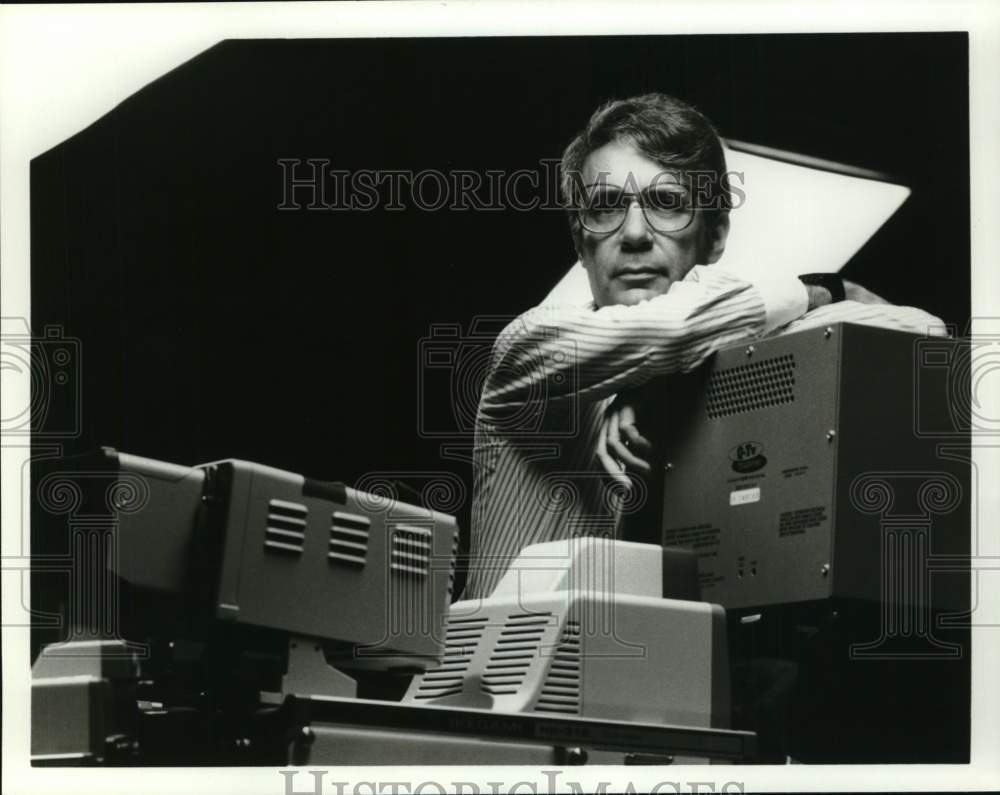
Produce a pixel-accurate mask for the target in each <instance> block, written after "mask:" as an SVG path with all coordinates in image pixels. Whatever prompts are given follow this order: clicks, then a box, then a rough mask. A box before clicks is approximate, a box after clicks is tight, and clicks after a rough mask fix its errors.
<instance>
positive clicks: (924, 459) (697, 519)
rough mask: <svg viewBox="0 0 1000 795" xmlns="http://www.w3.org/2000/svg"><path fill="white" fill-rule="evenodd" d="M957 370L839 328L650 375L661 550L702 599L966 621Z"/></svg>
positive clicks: (958, 348) (937, 358)
mask: <svg viewBox="0 0 1000 795" xmlns="http://www.w3.org/2000/svg"><path fill="white" fill-rule="evenodd" d="M967 361H968V347H967V345H965V344H963V343H961V342H956V341H953V340H949V339H944V338H923V337H918V336H916V335H913V334H907V333H903V332H898V331H890V330H886V329H879V328H873V327H868V326H861V325H856V324H850V323H842V324H836V325H832V326H829V327H825V328H823V327H821V328H816V329H810V330H805V331H801V332H796V333H794V334H788V335H785V336H780V337H774V338H771V339H767V340H763V341H755V342H753V343H746V344H741V345H736V346H732V347H730V348H727V349H725V350H722V351H720V352H719V353H718V354H716V355H715V356H714V357H713V359H711V360H710V361H709V362H707V363H706V364H705V365H704V366H703V367H701V368H699V369H698V370H697V371H695V372H694V373H691V374H685V375H677V376H671V377H669V378H666V379H661V381H660V383H659V384H657V385H656V386H655V390H656V391H655V393H654V394H655V396H656V397H655V399H654V400H653V401H652V403H655V404H657V414H658V416H657V417H655V418H653V421H654V422H656V421H660V422H662V430H661V432H660V435H659V437H658V442H659V443H660V445H662V447H659V446H658V449H661V450H662V453H663V455H664V459H663V462H664V468H663V502H662V505H663V514H662V516H663V520H662V542H663V544H664V546H679V547H687V548H690V549H693V550H694V551H695V552H696V553H697V555H698V568H699V584H700V587H701V593H702V598H703V599H706V600H708V601H711V602H715V603H718V604H721V605H723V606H724V607H726V608H747V607H764V606H769V605H780V604H789V603H797V602H807V601H812V600H822V599H831V598H845V599H862V600H869V601H874V602H883V603H899V604H909V605H912V606H920V607H928V608H929V607H934V608H947V609H958V610H961V609H967V606H968V603H969V579H968V573H967V572H968V570H967V566H968V555H969V545H970V502H969V494H970V488H969V477H970V465H969V461H968V451H969V447H968V443H969V431H968V428H967V427H964V428H963V427H962V425H963V423H962V418H961V416H960V415H961V411H960V409H961V403H962V400H963V396H966V397H967V395H968V392H967V389H968V382H967V379H966V380H963V379H965V377H966V376H967V375H968V372H967V371H963V369H962V367H961V365H962V364H963V363H964V362H967ZM660 389H663V392H660V391H659V390H660ZM963 451H964V452H963ZM963 569H964V570H963Z"/></svg>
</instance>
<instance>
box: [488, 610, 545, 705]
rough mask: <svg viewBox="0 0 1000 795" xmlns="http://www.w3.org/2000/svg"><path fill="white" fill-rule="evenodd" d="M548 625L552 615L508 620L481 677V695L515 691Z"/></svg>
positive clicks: (521, 681) (517, 616) (530, 663)
mask: <svg viewBox="0 0 1000 795" xmlns="http://www.w3.org/2000/svg"><path fill="white" fill-rule="evenodd" d="M551 623H552V614H551V613H527V614H516V615H512V616H508V618H507V623H506V624H504V628H503V629H502V630H501V631H500V637H499V638H497V642H496V645H495V646H494V647H493V654H491V655H490V661H489V663H487V665H486V671H485V672H484V673H483V682H482V691H483V692H484V693H489V694H490V695H493V696H500V695H510V694H512V693H516V692H517V691H518V688H519V687H520V686H521V685H522V684H523V683H524V679H525V677H526V676H527V675H528V670H529V669H530V668H531V665H532V663H533V661H534V660H535V659H536V658H537V657H538V649H539V647H540V646H541V643H542V637H543V635H544V634H545V630H546V629H548V627H549V626H550V625H551Z"/></svg>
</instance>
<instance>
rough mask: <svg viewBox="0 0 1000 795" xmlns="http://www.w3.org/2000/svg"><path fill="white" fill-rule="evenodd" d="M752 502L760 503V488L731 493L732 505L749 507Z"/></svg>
mask: <svg viewBox="0 0 1000 795" xmlns="http://www.w3.org/2000/svg"><path fill="white" fill-rule="evenodd" d="M752 502H760V488H752V489H738V490H736V491H731V492H729V504H730V505H749V504H750V503H752Z"/></svg>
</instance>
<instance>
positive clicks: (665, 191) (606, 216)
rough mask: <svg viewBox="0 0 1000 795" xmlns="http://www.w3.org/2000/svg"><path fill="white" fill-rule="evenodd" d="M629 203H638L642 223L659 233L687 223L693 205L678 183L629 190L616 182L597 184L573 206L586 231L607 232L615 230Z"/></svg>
mask: <svg viewBox="0 0 1000 795" xmlns="http://www.w3.org/2000/svg"><path fill="white" fill-rule="evenodd" d="M632 202H638V203H639V206H640V207H641V208H642V214H643V216H644V217H645V219H646V223H647V224H649V226H650V227H651V228H652V229H653V230H655V231H657V232H663V233H671V232H680V231H681V230H682V229H686V228H687V227H688V226H690V224H691V221H692V220H693V219H694V208H693V207H692V206H691V200H690V198H689V197H688V193H687V191H686V190H684V188H682V187H681V186H679V185H673V184H670V185H651V186H650V187H648V188H646V189H645V190H642V191H639V193H631V192H629V191H626V190H624V189H622V188H621V187H620V186H618V185H606V184H602V185H600V186H599V187H598V188H597V189H596V190H594V191H593V192H592V193H591V194H590V195H589V196H587V197H586V198H585V199H584V202H583V205H582V206H581V207H579V208H578V209H577V216H578V217H579V219H580V224H581V225H582V226H583V228H584V229H586V230H587V231H588V232H593V233H594V234H598V235H608V234H611V233H612V232H617V231H618V229H619V228H620V227H621V225H622V224H624V223H625V218H626V216H627V215H628V211H629V209H630V208H631V207H632Z"/></svg>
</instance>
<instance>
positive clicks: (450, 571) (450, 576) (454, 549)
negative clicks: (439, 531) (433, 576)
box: [448, 527, 458, 602]
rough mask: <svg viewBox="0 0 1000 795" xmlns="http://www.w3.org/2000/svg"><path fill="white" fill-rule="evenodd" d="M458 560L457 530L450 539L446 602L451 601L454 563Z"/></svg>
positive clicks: (456, 529)
mask: <svg viewBox="0 0 1000 795" xmlns="http://www.w3.org/2000/svg"><path fill="white" fill-rule="evenodd" d="M457 560H458V528H457V527H456V528H455V532H454V533H453V534H452V537H451V564H450V568H449V569H448V601H449V602H450V601H451V594H452V592H453V591H454V589H455V561H457Z"/></svg>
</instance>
